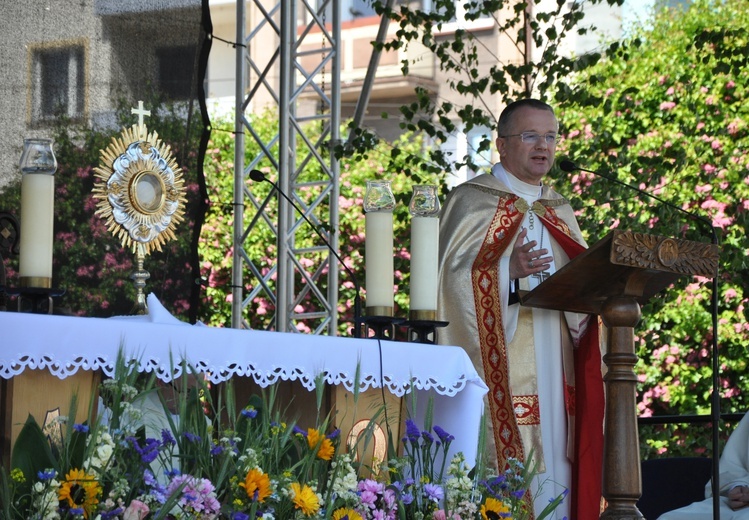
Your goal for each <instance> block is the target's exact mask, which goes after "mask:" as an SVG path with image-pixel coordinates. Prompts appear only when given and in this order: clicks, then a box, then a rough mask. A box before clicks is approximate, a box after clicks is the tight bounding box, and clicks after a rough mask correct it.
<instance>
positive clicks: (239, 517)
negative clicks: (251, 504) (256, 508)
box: [231, 511, 250, 520]
mask: <svg viewBox="0 0 749 520" xmlns="http://www.w3.org/2000/svg"><path fill="white" fill-rule="evenodd" d="M249 518H250V515H248V514H246V513H242V512H240V511H237V512H236V513H234V514H233V515H232V517H231V520H249Z"/></svg>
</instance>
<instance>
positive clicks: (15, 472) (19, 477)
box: [10, 468, 26, 484]
mask: <svg viewBox="0 0 749 520" xmlns="http://www.w3.org/2000/svg"><path fill="white" fill-rule="evenodd" d="M10 479H11V480H12V481H13V482H17V483H18V484H23V483H24V482H26V477H24V476H23V471H21V470H20V469H18V468H13V469H12V470H10Z"/></svg>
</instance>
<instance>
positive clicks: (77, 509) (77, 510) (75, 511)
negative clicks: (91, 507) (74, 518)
mask: <svg viewBox="0 0 749 520" xmlns="http://www.w3.org/2000/svg"><path fill="white" fill-rule="evenodd" d="M68 513H69V514H71V515H82V514H83V513H85V510H84V509H83V508H82V507H71V508H70V509H68Z"/></svg>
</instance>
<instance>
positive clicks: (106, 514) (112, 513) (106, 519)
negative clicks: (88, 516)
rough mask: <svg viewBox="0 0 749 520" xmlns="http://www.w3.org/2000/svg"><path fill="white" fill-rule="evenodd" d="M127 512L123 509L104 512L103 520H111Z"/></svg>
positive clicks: (102, 514)
mask: <svg viewBox="0 0 749 520" xmlns="http://www.w3.org/2000/svg"><path fill="white" fill-rule="evenodd" d="M123 511H125V510H124V509H123V508H121V507H118V508H116V509H112V510H111V511H103V512H102V513H101V520H109V519H110V518H115V517H117V516H119V515H121V514H122V512H123Z"/></svg>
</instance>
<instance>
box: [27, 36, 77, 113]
mask: <svg viewBox="0 0 749 520" xmlns="http://www.w3.org/2000/svg"><path fill="white" fill-rule="evenodd" d="M32 77H33V101H32V107H33V110H32V120H33V121H34V122H43V121H49V120H51V119H53V118H54V117H56V116H59V115H64V116H67V117H70V118H73V119H80V118H82V117H83V116H84V112H85V107H86V103H85V98H86V96H85V84H86V81H85V78H86V66H85V51H84V46H83V45H69V46H54V47H45V48H39V49H34V50H32Z"/></svg>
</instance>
